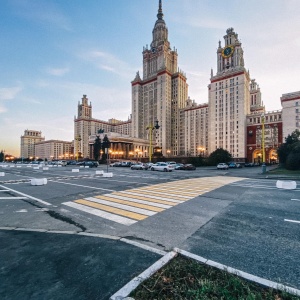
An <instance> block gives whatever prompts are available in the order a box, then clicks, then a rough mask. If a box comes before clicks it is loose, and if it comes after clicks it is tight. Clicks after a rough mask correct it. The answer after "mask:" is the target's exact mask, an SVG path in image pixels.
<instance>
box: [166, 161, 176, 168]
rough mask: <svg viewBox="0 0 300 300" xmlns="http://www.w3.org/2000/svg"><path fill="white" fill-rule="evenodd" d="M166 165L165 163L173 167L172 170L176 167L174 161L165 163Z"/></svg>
mask: <svg viewBox="0 0 300 300" xmlns="http://www.w3.org/2000/svg"><path fill="white" fill-rule="evenodd" d="M166 163H167V164H168V165H172V166H174V168H175V166H176V165H177V163H176V161H167V162H166Z"/></svg>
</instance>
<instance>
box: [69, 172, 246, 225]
mask: <svg viewBox="0 0 300 300" xmlns="http://www.w3.org/2000/svg"><path fill="white" fill-rule="evenodd" d="M244 179H246V178H241V177H240V178H237V177H223V176H217V177H202V178H192V179H184V180H179V181H172V182H168V183H161V184H155V185H152V186H147V187H141V188H134V189H129V190H125V191H120V192H113V193H111V194H105V195H97V196H94V197H93V198H97V199H99V200H96V199H94V201H92V197H91V198H86V199H78V200H75V201H74V202H75V203H78V204H80V205H82V207H83V208H84V207H90V208H86V211H88V210H89V209H90V210H93V213H94V214H96V212H97V210H98V211H99V214H100V215H101V217H104V218H109V219H111V220H112V219H113V216H119V217H118V218H119V219H120V220H119V219H117V218H116V220H114V221H115V222H119V223H121V224H125V225H128V226H129V225H132V224H134V222H136V221H133V220H138V221H141V220H144V219H146V218H148V216H153V215H155V214H156V213H159V212H163V211H164V210H166V209H168V208H171V207H174V206H176V205H178V204H181V203H184V202H185V201H188V200H191V199H193V198H195V197H197V196H200V195H203V194H206V193H208V192H210V191H213V190H216V189H218V188H220V187H222V186H224V185H226V184H230V183H234V182H237V181H241V180H244ZM110 195H111V196H110ZM113 195H114V196H115V197H113ZM140 200H141V201H140ZM97 201H99V202H102V203H98V202H97ZM74 202H73V203H74ZM110 203H111V204H110ZM155 203H157V205H156V206H155ZM160 204H161V207H159V206H160ZM74 205H75V204H74ZM164 205H165V206H164ZM78 207H79V208H78V209H80V206H78ZM83 208H82V209H83ZM83 211H84V210H83ZM109 213H111V214H109ZM105 214H107V215H109V216H106V215H105ZM125 217H127V218H129V219H127V221H126V222H125V221H124V220H126V218H125ZM121 218H123V219H124V220H123V219H121ZM122 222H123V223H122Z"/></svg>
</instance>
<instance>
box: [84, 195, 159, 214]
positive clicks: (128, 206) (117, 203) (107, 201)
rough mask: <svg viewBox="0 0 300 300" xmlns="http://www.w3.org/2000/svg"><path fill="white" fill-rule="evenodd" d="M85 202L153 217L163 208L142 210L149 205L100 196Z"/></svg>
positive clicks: (89, 198)
mask: <svg viewBox="0 0 300 300" xmlns="http://www.w3.org/2000/svg"><path fill="white" fill-rule="evenodd" d="M85 200H88V201H92V202H96V203H100V204H104V205H107V206H112V207H117V208H120V209H125V210H128V211H133V212H136V213H140V214H144V215H146V216H153V215H155V214H156V213H157V212H161V211H164V209H163V208H159V207H151V210H150V208H149V209H144V207H147V206H149V205H144V204H139V203H133V202H130V201H125V200H118V199H113V198H109V197H102V196H97V197H95V198H93V197H88V198H85ZM141 207H143V208H141Z"/></svg>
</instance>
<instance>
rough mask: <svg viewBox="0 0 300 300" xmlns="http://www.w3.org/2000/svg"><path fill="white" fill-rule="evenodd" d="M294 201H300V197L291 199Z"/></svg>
mask: <svg viewBox="0 0 300 300" xmlns="http://www.w3.org/2000/svg"><path fill="white" fill-rule="evenodd" d="M291 200H292V201H300V199H291Z"/></svg>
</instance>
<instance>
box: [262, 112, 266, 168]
mask: <svg viewBox="0 0 300 300" xmlns="http://www.w3.org/2000/svg"><path fill="white" fill-rule="evenodd" d="M261 123H262V126H261V129H262V134H261V139H262V141H261V147H262V160H263V161H262V173H263V174H265V173H266V171H267V167H266V157H265V114H262V116H261Z"/></svg>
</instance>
